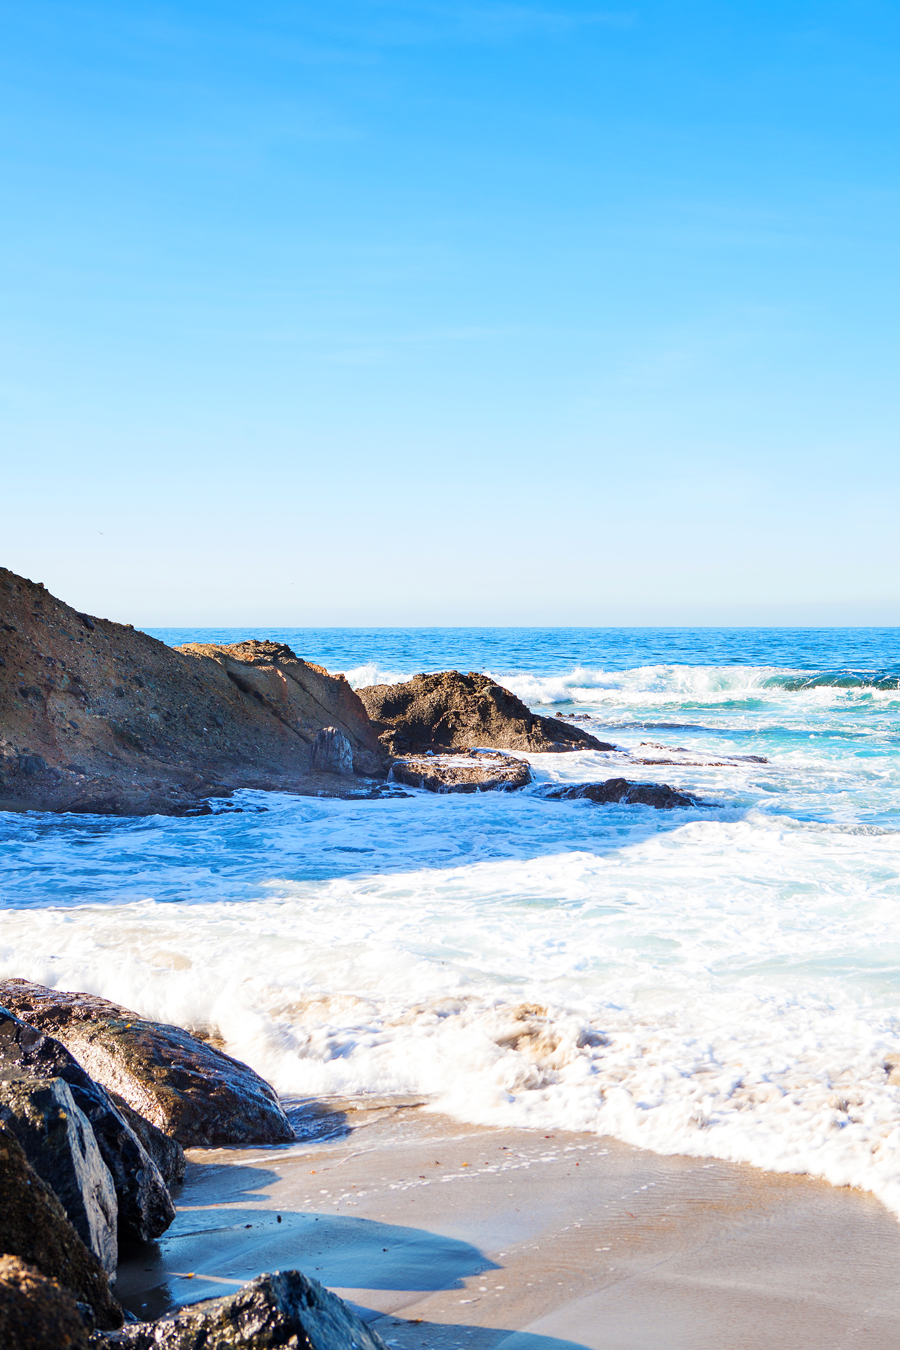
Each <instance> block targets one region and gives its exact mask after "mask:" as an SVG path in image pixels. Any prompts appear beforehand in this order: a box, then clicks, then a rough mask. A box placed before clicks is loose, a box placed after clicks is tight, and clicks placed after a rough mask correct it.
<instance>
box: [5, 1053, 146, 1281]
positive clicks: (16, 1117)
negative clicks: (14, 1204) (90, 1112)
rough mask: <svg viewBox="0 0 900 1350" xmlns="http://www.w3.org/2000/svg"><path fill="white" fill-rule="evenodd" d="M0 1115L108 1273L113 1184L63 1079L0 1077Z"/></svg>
mask: <svg viewBox="0 0 900 1350" xmlns="http://www.w3.org/2000/svg"><path fill="white" fill-rule="evenodd" d="M0 1120H2V1121H3V1124H4V1125H5V1126H6V1128H7V1129H8V1130H9V1131H10V1132H11V1133H12V1134H14V1135H15V1136H16V1138H17V1139H18V1141H19V1143H20V1144H21V1145H22V1148H23V1150H24V1152H25V1156H26V1158H27V1159H28V1161H29V1162H30V1163H31V1166H32V1167H33V1168H34V1170H35V1171H36V1172H37V1174H38V1176H39V1177H40V1178H41V1180H42V1181H45V1182H46V1183H47V1185H48V1186H50V1187H51V1189H52V1190H53V1191H54V1193H55V1194H56V1195H58V1196H59V1199H60V1201H61V1202H62V1207H63V1209H64V1210H65V1211H66V1214H67V1215H68V1218H69V1220H70V1222H71V1224H72V1227H73V1228H74V1229H75V1231H76V1233H77V1234H78V1236H79V1237H80V1238H81V1240H82V1242H83V1243H84V1244H85V1246H86V1247H89V1248H90V1249H91V1251H92V1252H93V1253H94V1255H95V1256H96V1257H97V1259H98V1260H99V1262H100V1264H101V1265H102V1266H103V1269H104V1270H105V1271H106V1272H107V1274H109V1275H111V1274H113V1272H114V1271H115V1269H116V1264H117V1262H118V1258H119V1245H118V1238H117V1226H118V1209H119V1206H118V1203H117V1201H116V1192H115V1187H114V1186H113V1181H112V1177H111V1176H110V1174H109V1168H108V1167H107V1166H106V1163H105V1162H104V1161H103V1159H102V1158H101V1156H100V1150H99V1148H98V1147H97V1140H96V1139H95V1138H94V1131H93V1130H92V1129H91V1126H90V1122H89V1121H88V1119H87V1117H86V1116H85V1115H84V1114H83V1113H82V1112H81V1111H79V1109H78V1107H77V1106H76V1105H75V1102H74V1100H73V1099H72V1094H71V1092H70V1091H69V1086H68V1084H67V1083H66V1082H65V1081H64V1080H63V1079H62V1078H44V1079H34V1078H0Z"/></svg>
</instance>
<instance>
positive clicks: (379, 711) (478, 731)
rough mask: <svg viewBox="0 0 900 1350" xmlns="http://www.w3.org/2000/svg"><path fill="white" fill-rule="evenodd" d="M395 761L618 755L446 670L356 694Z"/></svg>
mask: <svg viewBox="0 0 900 1350" xmlns="http://www.w3.org/2000/svg"><path fill="white" fill-rule="evenodd" d="M357 693H358V694H359V697H360V699H361V700H362V703H363V705H364V707H365V709H366V712H367V713H368V714H369V717H370V718H371V719H372V723H373V725H374V726H375V729H376V730H377V731H378V733H379V737H380V739H381V743H382V745H383V746H384V747H385V749H386V750H387V751H388V752H389V753H390V754H392V755H399V756H405V755H408V754H421V753H423V752H424V751H426V750H433V751H441V750H444V751H446V750H470V749H475V748H478V747H481V748H484V749H492V750H524V751H533V752H544V751H560V750H613V749H615V746H612V745H608V744H607V743H606V742H605V741H598V740H597V739H596V737H594V736H591V735H590V734H589V733H588V732H587V731H583V730H582V729H581V727H576V726H572V725H571V724H570V723H568V722H562V721H560V720H559V719H558V718H556V717H541V716H539V715H538V714H537V713H533V712H531V710H530V709H529V708H527V707H526V706H525V704H524V703H523V702H522V700H521V699H519V698H516V696H515V694H512V693H510V691H509V690H508V689H504V688H503V686H502V685H499V684H497V683H496V681H495V680H492V679H490V678H489V677H488V676H487V675H479V674H477V673H476V672H474V671H470V672H469V674H468V675H463V674H462V673H461V672H460V671H458V670H443V671H440V672H439V673H438V674H436V675H416V676H414V678H413V679H411V680H407V681H406V682H405V683H404V684H374V685H369V686H367V687H366V688H364V689H359V690H357Z"/></svg>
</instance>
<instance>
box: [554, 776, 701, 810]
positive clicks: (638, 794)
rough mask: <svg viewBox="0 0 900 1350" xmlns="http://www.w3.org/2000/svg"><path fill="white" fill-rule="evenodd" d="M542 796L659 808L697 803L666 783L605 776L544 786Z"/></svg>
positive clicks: (557, 799) (563, 799)
mask: <svg viewBox="0 0 900 1350" xmlns="http://www.w3.org/2000/svg"><path fill="white" fill-rule="evenodd" d="M542 796H544V797H545V798H546V799H547V800H548V801H552V802H572V801H580V800H582V799H586V800H587V801H592V802H599V803H601V804H609V803H612V802H623V803H625V804H626V805H628V806H655V807H656V808H657V810H659V811H671V810H673V809H674V808H675V807H678V806H681V807H685V806H698V805H699V804H700V803H699V802H698V801H697V799H696V797H691V796H689V795H688V793H686V792H676V791H675V789H674V788H670V787H669V785H668V783H629V782H628V780H627V779H626V778H608V779H607V780H606V782H605V783H573V784H572V786H571V787H562V786H559V787H552V788H546V789H545V790H544V791H543V793H542Z"/></svg>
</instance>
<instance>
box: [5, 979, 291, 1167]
mask: <svg viewBox="0 0 900 1350" xmlns="http://www.w3.org/2000/svg"><path fill="white" fill-rule="evenodd" d="M0 1003H2V1004H3V1006H4V1007H7V1008H9V1009H10V1010H11V1011H13V1012H15V1014H16V1016H17V1017H20V1018H21V1019H22V1020H23V1021H25V1022H27V1023H29V1024H30V1025H31V1026H33V1027H38V1028H39V1029H40V1030H41V1031H42V1032H44V1033H46V1034H47V1035H48V1036H53V1037H55V1038H56V1040H58V1041H61V1042H62V1044H63V1045H64V1046H65V1047H66V1048H67V1049H68V1050H70V1051H71V1053H72V1054H73V1055H74V1056H75V1057H76V1059H77V1060H78V1062H79V1064H80V1065H81V1066H82V1067H83V1068H84V1069H85V1070H86V1071H87V1072H88V1073H89V1074H90V1075H91V1077H92V1078H94V1079H96V1081H97V1082H98V1083H100V1084H102V1085H103V1086H104V1087H107V1088H109V1089H110V1091H113V1092H116V1093H118V1095H119V1096H120V1097H122V1098H123V1100H124V1101H126V1102H127V1103H128V1105H129V1106H130V1107H131V1108H132V1110H134V1111H137V1112H138V1113H139V1114H140V1115H142V1116H143V1117H144V1118H145V1119H146V1120H149V1121H150V1122H151V1124H153V1125H155V1126H156V1127H157V1128H158V1129H160V1130H162V1131H163V1133H164V1134H168V1135H171V1136H172V1137H173V1138H174V1139H176V1140H177V1141H178V1143H179V1144H181V1145H182V1146H183V1147H185V1148H192V1147H193V1148H198V1147H199V1148H218V1147H221V1146H223V1145H224V1146H227V1145H240V1144H283V1143H286V1142H288V1141H289V1140H292V1139H293V1138H294V1133H293V1130H292V1129H291V1127H290V1124H289V1122H288V1119H287V1116H286V1115H285V1114H284V1111H283V1110H282V1109H281V1106H280V1105H279V1102H278V1096H277V1094H276V1092H275V1089H274V1088H272V1087H270V1086H269V1084H268V1083H267V1082H266V1081H265V1079H263V1078H260V1076H259V1074H257V1073H254V1071H253V1070H252V1069H251V1068H250V1067H249V1066H248V1065H246V1064H242V1063H241V1062H240V1060H237V1059H232V1058H231V1056H230V1055H226V1054H223V1053H222V1051H221V1050H216V1049H215V1048H214V1047H213V1046H211V1045H208V1044H207V1043H206V1042H205V1041H201V1040H198V1039H197V1037H196V1036H192V1035H191V1034H190V1032H187V1031H182V1029H181V1028H180V1027H174V1026H169V1025H167V1024H164V1023H156V1022H146V1021H144V1020H143V1019H142V1018H140V1017H138V1015H137V1014H136V1013H133V1012H130V1011H129V1010H128V1009H127V1008H121V1007H119V1005H118V1004H117V1003H110V1002H109V1001H108V1000H107V999H104V998H96V997H95V996H94V995H92V994H79V993H66V992H64V991H62V990H58V989H47V988H46V987H45V986H44V985H41V984H32V983H30V982H29V981H27V980H4V981H0Z"/></svg>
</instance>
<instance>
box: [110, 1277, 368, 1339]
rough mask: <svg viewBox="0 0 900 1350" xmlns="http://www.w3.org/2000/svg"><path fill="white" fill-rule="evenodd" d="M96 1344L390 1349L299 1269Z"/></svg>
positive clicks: (256, 1281) (137, 1325)
mask: <svg viewBox="0 0 900 1350" xmlns="http://www.w3.org/2000/svg"><path fill="white" fill-rule="evenodd" d="M92 1344H93V1345H94V1346H95V1347H96V1348H97V1350H116V1347H120V1346H122V1347H125V1346H127V1347H130V1350H201V1347H206V1350H230V1347H241V1350H275V1348H276V1347H279V1346H285V1347H288V1346H290V1347H292V1348H295V1350H386V1347H385V1344H384V1341H382V1339H381V1337H380V1336H379V1335H377V1333H376V1332H374V1331H370V1329H369V1328H368V1327H367V1326H366V1324H365V1322H363V1320H362V1318H360V1317H358V1316H357V1314H356V1313H355V1312H354V1311H353V1310H352V1308H349V1307H348V1306H347V1304H346V1303H344V1301H343V1300H342V1299H339V1298H338V1297H337V1296H336V1295H335V1294H332V1293H329V1291H328V1290H327V1289H325V1288H323V1286H322V1285H321V1284H319V1282H318V1280H311V1279H307V1277H306V1276H305V1275H301V1273H300V1271H299V1270H283V1271H280V1272H279V1273H278V1274H276V1275H260V1276H259V1277H258V1278H257V1279H255V1280H251V1282H250V1283H249V1284H245V1285H244V1287H243V1288H242V1289H239V1290H238V1292H237V1293H236V1294H229V1295H228V1296H227V1297H225V1298H215V1299H207V1300H205V1301H204V1302H203V1303H195V1304H192V1305H191V1306H190V1307H187V1308H183V1309H181V1311H180V1312H178V1313H175V1314H174V1315H172V1316H170V1317H165V1318H161V1319H160V1320H159V1321H158V1322H138V1323H137V1324H136V1325H133V1326H128V1327H125V1328H124V1329H123V1330H122V1331H119V1332H113V1333H112V1334H106V1335H98V1336H95V1337H94V1339H93V1341H92Z"/></svg>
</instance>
